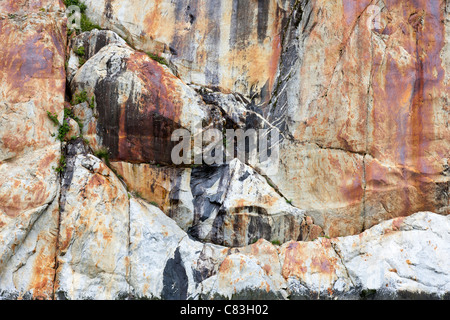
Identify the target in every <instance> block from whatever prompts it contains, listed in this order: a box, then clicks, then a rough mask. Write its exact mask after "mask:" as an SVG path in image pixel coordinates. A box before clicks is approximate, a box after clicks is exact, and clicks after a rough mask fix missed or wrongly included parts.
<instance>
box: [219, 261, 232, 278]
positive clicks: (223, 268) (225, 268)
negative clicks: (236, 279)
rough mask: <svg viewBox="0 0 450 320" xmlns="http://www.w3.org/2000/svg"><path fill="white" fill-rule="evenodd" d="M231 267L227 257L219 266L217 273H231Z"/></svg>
mask: <svg viewBox="0 0 450 320" xmlns="http://www.w3.org/2000/svg"><path fill="white" fill-rule="evenodd" d="M232 267H233V262H232V261H231V260H230V259H229V258H228V257H227V258H225V260H223V262H222V263H221V264H220V267H219V273H221V274H227V273H230V272H231V268H232Z"/></svg>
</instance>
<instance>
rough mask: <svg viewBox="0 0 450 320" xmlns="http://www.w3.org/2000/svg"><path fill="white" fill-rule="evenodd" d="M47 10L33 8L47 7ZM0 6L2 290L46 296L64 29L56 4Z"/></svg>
mask: <svg viewBox="0 0 450 320" xmlns="http://www.w3.org/2000/svg"><path fill="white" fill-rule="evenodd" d="M46 4H48V5H49V6H48V8H49V12H46V13H45V14H44V13H42V12H39V11H38V9H39V8H41V7H46ZM35 5H36V3H35V2H33V3H30V2H29V1H2V2H1V3H0V9H1V11H2V14H1V16H0V30H1V32H0V39H1V42H2V44H3V45H2V47H1V48H0V54H1V56H2V59H1V62H0V252H1V253H0V292H1V293H0V295H1V296H2V297H7V298H34V299H38V298H41V299H49V298H52V292H53V279H54V274H55V269H54V262H55V259H54V257H55V251H56V246H55V244H56V241H57V224H58V223H57V221H58V212H59V209H58V195H59V190H60V183H59V179H58V174H57V173H56V172H55V170H54V168H56V167H58V162H59V158H60V156H61V148H60V144H59V142H58V141H57V140H56V138H55V137H54V136H53V135H54V134H55V132H56V129H55V126H54V125H53V123H52V122H51V121H50V119H49V118H48V116H47V111H48V112H51V113H54V114H57V116H58V118H59V119H62V111H63V105H64V93H65V85H66V82H65V72H64V51H65V46H66V36H65V33H66V29H65V23H64V19H63V16H62V15H61V14H60V13H58V12H57V11H56V10H58V9H61V8H62V6H61V7H59V6H58V5H55V6H54V5H53V4H50V2H49V1H42V2H41V3H40V5H41V6H40V7H39V8H36V7H35Z"/></svg>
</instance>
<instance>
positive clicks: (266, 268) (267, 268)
mask: <svg viewBox="0 0 450 320" xmlns="http://www.w3.org/2000/svg"><path fill="white" fill-rule="evenodd" d="M263 270H264V272H265V273H266V274H267V275H271V274H272V267H271V266H270V265H268V264H265V265H264V266H263Z"/></svg>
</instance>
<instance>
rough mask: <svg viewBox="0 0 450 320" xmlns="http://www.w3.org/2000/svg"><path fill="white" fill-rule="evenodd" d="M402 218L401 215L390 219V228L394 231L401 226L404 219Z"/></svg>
mask: <svg viewBox="0 0 450 320" xmlns="http://www.w3.org/2000/svg"><path fill="white" fill-rule="evenodd" d="M404 220H405V218H404V217H401V218H397V219H394V220H392V229H393V230H394V231H399V230H400V228H401V226H402V225H403V221H404Z"/></svg>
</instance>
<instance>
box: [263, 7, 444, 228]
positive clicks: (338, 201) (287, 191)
mask: <svg viewBox="0 0 450 320" xmlns="http://www.w3.org/2000/svg"><path fill="white" fill-rule="evenodd" d="M369 5H372V7H369ZM373 5H375V3H373V1H372V2H371V1H358V3H357V4H356V3H354V2H352V1H302V2H301V4H299V6H298V7H296V8H295V10H294V14H293V15H292V20H291V22H290V24H289V26H288V28H287V29H288V31H287V32H286V34H285V40H284V42H283V48H284V51H283V54H282V57H281V63H280V77H279V79H280V84H279V86H278V89H276V90H275V92H274V94H273V96H274V97H276V98H275V99H274V100H273V102H272V103H271V104H269V106H268V107H267V108H266V112H265V113H266V117H267V118H268V119H269V121H270V122H271V123H272V124H275V125H277V126H278V127H279V128H280V130H281V131H282V132H284V133H285V134H284V136H288V137H290V138H289V139H288V141H286V140H285V141H284V143H283V146H282V148H281V159H285V160H284V161H282V163H281V169H280V171H279V173H280V174H278V175H277V176H274V177H271V178H272V180H273V181H274V182H275V183H276V184H277V186H278V187H279V189H280V191H281V192H282V193H283V194H284V195H285V196H286V197H288V198H292V199H293V203H294V205H295V206H297V207H299V208H302V209H304V210H305V211H306V212H307V214H310V215H311V216H313V217H314V218H315V220H316V222H317V223H319V224H320V225H322V226H323V227H324V229H325V230H326V232H327V234H330V235H332V236H333V235H334V236H336V235H346V234H356V233H359V232H360V231H361V230H364V229H365V228H368V227H370V226H373V225H375V224H377V223H379V222H380V221H382V220H385V219H387V218H392V217H396V216H406V215H409V214H411V213H414V212H417V211H421V210H431V211H434V212H439V213H443V214H448V213H449V198H448V194H449V193H448V190H449V189H448V187H449V175H448V170H447V169H446V168H448V157H449V154H450V145H449V141H450V139H449V137H450V127H449V123H448V119H449V109H448V106H449V103H448V96H449V86H448V70H447V69H448V55H449V51H448V19H449V18H448V6H447V7H446V5H445V3H444V2H440V3H439V2H433V3H430V2H429V1H417V2H414V3H411V2H407V1H387V2H385V3H384V5H382V4H380V7H377V6H375V7H373ZM374 8H375V9H377V8H378V11H381V13H380V15H376V14H375V15H374ZM375 11H376V10H375ZM375 16H376V18H377V21H376V23H375V24H376V25H375V26H374V24H373V23H370V22H371V21H372V20H371V18H372V19H373V18H374V17H375ZM336 19H338V20H339V21H342V23H339V24H338V25H337V24H336V23H335V21H336ZM378 20H379V21H378ZM317 185H321V186H322V187H321V188H320V189H318V188H317V187H316V186H317ZM299 189H301V190H303V191H304V192H298V190H299ZM305 190H308V191H307V192H305ZM324 203H325V205H324ZM342 222H345V224H343V223H342Z"/></svg>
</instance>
